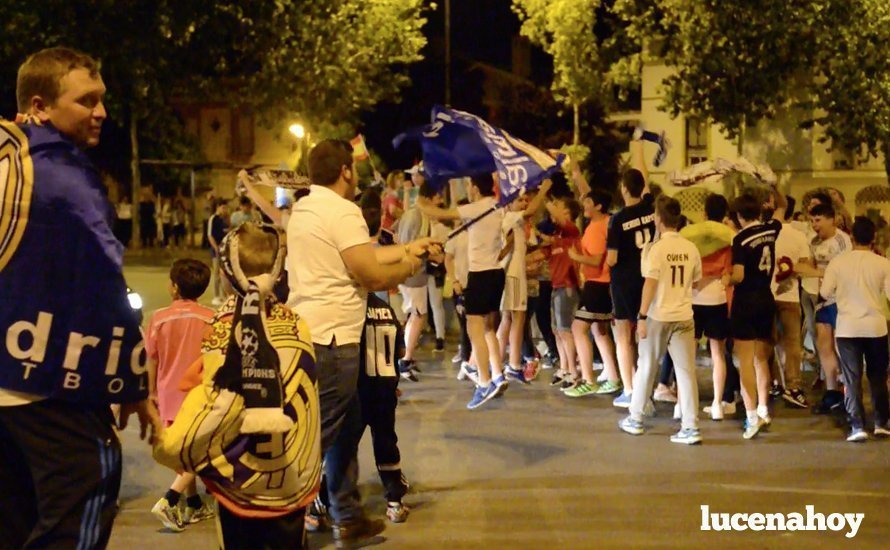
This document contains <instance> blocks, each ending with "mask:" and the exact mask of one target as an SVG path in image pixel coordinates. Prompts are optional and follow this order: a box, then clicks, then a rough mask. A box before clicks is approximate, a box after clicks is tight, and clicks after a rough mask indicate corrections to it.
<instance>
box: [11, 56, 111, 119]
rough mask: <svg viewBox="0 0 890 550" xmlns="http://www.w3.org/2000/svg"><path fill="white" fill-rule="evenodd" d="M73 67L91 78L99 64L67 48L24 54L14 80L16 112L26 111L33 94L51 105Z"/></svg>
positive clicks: (60, 91)
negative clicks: (25, 55)
mask: <svg viewBox="0 0 890 550" xmlns="http://www.w3.org/2000/svg"><path fill="white" fill-rule="evenodd" d="M75 69H86V70H87V71H89V73H90V77H91V78H97V77H98V76H99V63H98V62H97V61H96V60H95V59H93V58H92V57H90V56H88V55H87V54H85V53H82V52H79V51H77V50H73V49H71V48H62V47H55V48H46V49H44V50H40V51H39V52H37V53H34V54H32V55H30V56H28V59H26V60H25V62H24V63H22V64H21V66H20V67H19V71H18V76H17V78H16V83H15V97H16V104H17V106H18V109H19V112H20V113H27V112H28V111H29V110H30V109H31V98H33V97H34V96H40V97H42V98H43V100H44V101H46V103H47V105H50V106H53V105H55V104H56V101H57V100H58V99H59V96H60V95H62V79H63V78H64V77H65V76H66V75H67V74H68V73H70V72H71V71H73V70H75Z"/></svg>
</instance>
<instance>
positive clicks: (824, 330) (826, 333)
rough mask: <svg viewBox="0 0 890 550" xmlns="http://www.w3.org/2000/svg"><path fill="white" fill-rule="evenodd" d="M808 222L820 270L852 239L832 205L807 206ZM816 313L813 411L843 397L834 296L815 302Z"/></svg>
mask: <svg viewBox="0 0 890 550" xmlns="http://www.w3.org/2000/svg"><path fill="white" fill-rule="evenodd" d="M810 223H811V224H812V225H813V231H815V232H816V236H815V237H813V240H812V241H810V253H811V254H812V256H813V262H814V263H815V265H816V269H817V270H818V271H819V272H820V274H821V273H822V272H824V271H825V268H826V267H828V263H829V262H830V261H831V260H833V259H834V258H836V257H837V256H839V255H841V254H842V253H844V252H846V251H848V250H851V249H852V248H853V243H852V242H851V241H850V237H849V236H848V235H847V234H846V233H844V232H843V231H840V230H838V228H837V227H836V225H835V212H834V207H832V206H831V205H830V204H819V205H816V206H815V207H813V208H812V209H811V210H810ZM815 317H816V351H817V352H818V353H819V363H820V364H821V365H822V372H823V374H824V375H825V395H824V396H823V397H822V400H821V401H820V402H819V404H818V405H816V412H817V413H819V414H828V413H830V412H831V411H832V410H835V409H837V408H839V407H841V406H842V405H843V401H844V394H843V393H842V392H841V391H840V383H839V380H838V377H839V375H840V367H839V365H838V358H837V354H836V352H835V345H834V326H835V323H836V322H837V304H835V302H834V298H830V299H827V300H825V301H820V302H819V303H817V304H816V314H815Z"/></svg>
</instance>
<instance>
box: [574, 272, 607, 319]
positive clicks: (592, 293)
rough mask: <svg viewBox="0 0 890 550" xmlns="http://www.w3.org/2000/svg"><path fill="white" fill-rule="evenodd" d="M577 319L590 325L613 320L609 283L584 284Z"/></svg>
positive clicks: (576, 314) (576, 313) (590, 282)
mask: <svg viewBox="0 0 890 550" xmlns="http://www.w3.org/2000/svg"><path fill="white" fill-rule="evenodd" d="M575 319H578V320H579V321H585V322H588V323H593V322H597V321H611V320H612V293H611V291H610V290H609V283H595V282H592V281H587V282H586V283H584V288H583V289H582V290H581V303H580V304H579V307H578V311H576V312H575Z"/></svg>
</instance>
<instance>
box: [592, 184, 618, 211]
mask: <svg viewBox="0 0 890 550" xmlns="http://www.w3.org/2000/svg"><path fill="white" fill-rule="evenodd" d="M587 198H588V199H590V200H592V201H593V204H594V205H596V206H599V207H600V212H602V213H603V214H608V213H609V208H610V207H611V206H612V193H609V192H608V191H606V190H605V189H602V188H600V187H595V188H593V189H591V190H590V193H587Z"/></svg>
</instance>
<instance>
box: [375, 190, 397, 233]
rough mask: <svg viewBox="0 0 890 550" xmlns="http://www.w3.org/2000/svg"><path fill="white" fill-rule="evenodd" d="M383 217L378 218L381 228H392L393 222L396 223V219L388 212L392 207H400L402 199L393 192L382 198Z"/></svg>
mask: <svg viewBox="0 0 890 550" xmlns="http://www.w3.org/2000/svg"><path fill="white" fill-rule="evenodd" d="M382 207H383V217H382V218H381V220H380V227H382V228H383V229H392V226H393V224H394V223H396V219H395V218H394V217H393V216H392V214H390V210H392V209H393V208H398V209H400V210H401V209H402V201H400V200H399V197H398V196H397V195H396V194H395V193H389V194H387V195H386V197H384V198H383V204H382Z"/></svg>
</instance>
